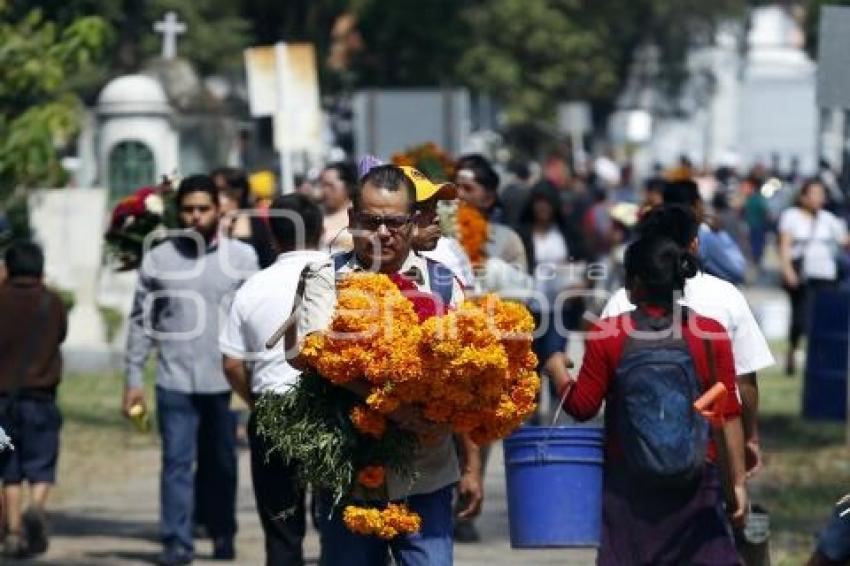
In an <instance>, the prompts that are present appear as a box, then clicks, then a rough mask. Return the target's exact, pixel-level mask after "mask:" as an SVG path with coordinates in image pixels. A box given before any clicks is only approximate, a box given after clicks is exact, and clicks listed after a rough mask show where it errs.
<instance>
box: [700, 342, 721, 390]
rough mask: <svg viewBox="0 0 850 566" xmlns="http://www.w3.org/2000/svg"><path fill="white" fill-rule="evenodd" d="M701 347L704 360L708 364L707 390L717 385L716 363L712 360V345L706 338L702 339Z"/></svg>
mask: <svg viewBox="0 0 850 566" xmlns="http://www.w3.org/2000/svg"><path fill="white" fill-rule="evenodd" d="M702 346H703V348H704V349H705V359H706V361H707V362H708V378H709V380H710V384H709V387H708V388H709V389H711V387H712V386H713V385H714V384H715V383H717V361H716V360H715V359H714V344H712V343H711V340H709V339H708V338H703V339H702Z"/></svg>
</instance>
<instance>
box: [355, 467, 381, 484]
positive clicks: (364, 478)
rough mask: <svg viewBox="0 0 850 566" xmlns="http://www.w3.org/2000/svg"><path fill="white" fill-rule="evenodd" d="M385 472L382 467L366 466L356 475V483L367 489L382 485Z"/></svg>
mask: <svg viewBox="0 0 850 566" xmlns="http://www.w3.org/2000/svg"><path fill="white" fill-rule="evenodd" d="M385 479H386V470H385V469H384V467H383V466H366V467H365V468H363V469H362V470H360V471H359V472H358V473H357V483H359V484H360V485H362V486H365V487H368V488H369V489H376V488H378V487H381V486H382V485H384V480H385Z"/></svg>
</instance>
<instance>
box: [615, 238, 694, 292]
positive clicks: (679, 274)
mask: <svg viewBox="0 0 850 566" xmlns="http://www.w3.org/2000/svg"><path fill="white" fill-rule="evenodd" d="M625 268H626V289H628V291H629V293H630V294H631V297H632V302H634V303H635V304H639V303H651V304H655V305H658V306H661V307H664V308H667V309H672V308H673V298H674V297H673V296H674V294H675V292H676V291H682V290H683V289H684V288H685V280H687V279H690V278H691V277H693V276H694V275H696V274H697V272H698V271H699V260H697V258H696V257H694V256H693V254H691V253H690V252H687V251H685V250H683V249H682V248H681V247H680V246H679V244H677V243H676V242H675V241H673V240H672V239H670V238H668V237H665V236H659V235H651V236H644V237H642V238H640V239H638V240H636V241H635V242H634V243H632V244H631V245H630V246H629V247H628V249H627V250H626V257H625Z"/></svg>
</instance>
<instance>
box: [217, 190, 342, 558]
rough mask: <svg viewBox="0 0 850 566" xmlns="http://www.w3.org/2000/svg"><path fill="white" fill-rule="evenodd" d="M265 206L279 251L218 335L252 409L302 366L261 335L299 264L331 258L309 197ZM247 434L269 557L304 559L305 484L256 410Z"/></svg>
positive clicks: (288, 292)
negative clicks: (322, 247)
mask: <svg viewBox="0 0 850 566" xmlns="http://www.w3.org/2000/svg"><path fill="white" fill-rule="evenodd" d="M270 213H271V214H270V224H271V231H272V234H273V236H274V240H275V245H276V247H277V249H278V251H279V252H280V255H279V256H278V258H277V260H276V261H275V263H273V264H272V265H271V266H270V267H268V268H267V269H264V270H263V271H261V272H259V273H257V274H255V275H254V276H253V277H251V278H250V279H248V281H246V282H245V284H244V285H243V286H242V287H241V288H240V289H239V291H238V292H237V293H236V297H235V299H234V300H233V304H232V306H231V309H230V316H229V320H228V321H227V324H226V325H225V327H224V329H223V330H222V332H221V335H220V337H219V347H220V348H221V351H222V354H223V361H222V363H223V366H224V372H225V375H226V377H227V380H228V381H229V382H230V385H231V387H233V390H234V391H235V392H236V393H237V394H238V395H239V396H240V397H241V398H242V399H244V400H245V402H246V403H248V405H249V406H250V407H252V408H253V404H254V400H255V399H256V398H258V397H259V396H261V395H264V394H273V395H282V394H284V393H286V392H287V391H289V389H290V388H291V387H292V386H293V385H294V384H295V382H296V380H297V379H298V377H299V376H300V374H301V372H300V371H298V370H296V369H295V368H293V367H292V366H290V365H289V363H288V362H287V361H286V357H285V355H284V352H283V350H282V349H281V348H272V349H266V347H265V342H266V340H267V339H268V337H269V336H271V335H272V334H274V333H275V331H276V330H277V329H278V327H279V326H280V317H281V313H290V312H291V311H292V309H293V303H294V299H295V292H296V289H297V288H298V280H299V277H300V275H301V272H302V270H303V269H304V267H305V266H306V265H307V264H308V263H317V264H321V263H324V262H325V261H327V259H328V254H326V253H324V252H320V251H317V249H318V247H319V242H320V240H321V237H322V212H321V210H320V209H319V207H318V206H317V205H316V204H314V203H313V202H312V201H310V199H308V198H307V197H306V196H304V195H300V194H292V195H285V196H282V197H278V198H277V199H276V200H275V201H274V203H273V204H272V207H271V210H270ZM248 436H249V440H250V444H251V476H252V480H253V484H254V496H255V498H256V502H257V511H258V513H259V515H260V522H261V523H262V526H263V532H264V534H265V542H266V564H269V565H275V564H294V565H300V564H303V563H304V558H303V553H302V541H303V539H304V531H305V520H304V515H305V509H304V491H303V489H301V488H300V487H299V485H298V482H297V479H296V473H295V466H294V465H293V463H292V462H285V461H283V460H282V459H280V458H279V457H276V456H275V455H274V454H269V453H268V452H269V450H268V447H267V445H266V442H265V440H264V438H263V437H261V436H259V435H258V434H257V429H256V422H255V417H254V414H253V412H252V414H251V419H250V421H249V424H248ZM293 508H294V512H292V509H293Z"/></svg>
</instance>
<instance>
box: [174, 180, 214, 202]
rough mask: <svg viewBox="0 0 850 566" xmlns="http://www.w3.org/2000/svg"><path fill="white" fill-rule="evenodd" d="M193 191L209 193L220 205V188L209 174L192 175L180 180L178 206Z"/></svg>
mask: <svg viewBox="0 0 850 566" xmlns="http://www.w3.org/2000/svg"><path fill="white" fill-rule="evenodd" d="M191 193H207V194H208V195H210V198H211V199H212V201H213V203H214V204H215V205H216V206H218V188H217V187H216V186H215V182H214V181H213V180H212V177H210V176H209V175H190V176H188V177H186V178H185V179H183V180H182V181H180V187H178V188H177V206H178V207H179V206H180V205H181V204H182V203H183V199H184V198H186V195H188V194H191Z"/></svg>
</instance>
